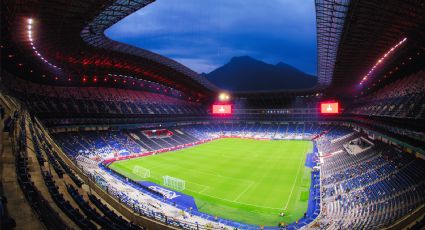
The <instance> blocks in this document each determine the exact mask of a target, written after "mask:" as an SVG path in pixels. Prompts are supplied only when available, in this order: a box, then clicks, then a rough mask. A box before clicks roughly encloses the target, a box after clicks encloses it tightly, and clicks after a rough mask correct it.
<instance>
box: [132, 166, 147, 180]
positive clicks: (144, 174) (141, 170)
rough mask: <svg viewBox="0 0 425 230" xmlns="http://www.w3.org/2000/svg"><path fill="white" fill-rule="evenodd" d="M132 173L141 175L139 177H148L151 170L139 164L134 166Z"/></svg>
mask: <svg viewBox="0 0 425 230" xmlns="http://www.w3.org/2000/svg"><path fill="white" fill-rule="evenodd" d="M133 174H135V175H137V176H139V177H141V178H148V177H150V176H151V170H149V169H147V168H144V167H141V166H134V168H133Z"/></svg>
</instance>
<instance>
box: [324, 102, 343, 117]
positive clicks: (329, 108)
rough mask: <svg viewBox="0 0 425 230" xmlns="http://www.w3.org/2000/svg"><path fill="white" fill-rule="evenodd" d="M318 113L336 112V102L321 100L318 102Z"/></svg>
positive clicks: (337, 105)
mask: <svg viewBox="0 0 425 230" xmlns="http://www.w3.org/2000/svg"><path fill="white" fill-rule="evenodd" d="M320 113H323V114H337V113H339V103H338V102H322V103H320Z"/></svg>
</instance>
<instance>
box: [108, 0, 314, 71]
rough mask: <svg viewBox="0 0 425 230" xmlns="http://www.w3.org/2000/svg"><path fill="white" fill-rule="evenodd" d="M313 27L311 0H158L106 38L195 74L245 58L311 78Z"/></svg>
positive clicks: (117, 27) (118, 24)
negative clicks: (162, 57) (151, 53)
mask: <svg viewBox="0 0 425 230" xmlns="http://www.w3.org/2000/svg"><path fill="white" fill-rule="evenodd" d="M315 26H316V25H315V12H314V1H313V0H299V1H293V0H267V1H260V0H258V1H246V0H231V1H229V0H202V1H200V0H184V1H180V0H179V1H177V0H157V1H155V2H153V3H151V4H150V5H148V6H147V7H145V8H142V9H141V10H139V11H137V12H136V13H134V14H132V15H129V16H128V17H126V18H125V19H123V20H121V21H120V22H118V23H117V24H115V25H114V26H112V27H111V28H109V29H108V30H107V31H106V35H107V36H108V37H110V38H112V39H115V40H119V41H121V42H125V43H128V44H131V45H135V46H138V47H141V48H145V49H148V50H152V51H154V52H157V53H159V54H162V55H165V56H168V57H170V58H173V59H176V60H180V62H181V63H182V64H185V65H187V66H188V67H190V68H192V69H194V70H195V71H198V72H203V71H205V70H207V69H211V68H216V67H219V66H221V65H223V64H225V63H226V62H228V61H229V59H230V58H232V57H233V56H241V55H249V56H252V57H254V58H257V59H260V60H263V61H267V62H270V63H277V62H279V61H283V62H285V63H288V64H290V65H293V66H295V67H296V68H298V69H301V70H303V71H305V72H307V73H310V74H315V73H316V28H315ZM212 66H213V67H212Z"/></svg>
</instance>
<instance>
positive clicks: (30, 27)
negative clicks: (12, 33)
mask: <svg viewBox="0 0 425 230" xmlns="http://www.w3.org/2000/svg"><path fill="white" fill-rule="evenodd" d="M33 23H34V20H33V19H32V18H28V20H27V34H28V40H29V41H30V46H31V48H32V49H33V50H34V53H35V54H36V55H37V56H38V57H39V58H40V59H41V60H42V61H43V62H45V63H47V64H48V65H49V66H51V67H53V68H55V69H61V68H60V67H59V66H56V65H54V64H52V63H51V62H49V61H47V60H46V59H45V58H44V57H43V55H41V54H40V52H39V51H38V49H37V47H36V46H35V44H34V36H33V34H34V33H33Z"/></svg>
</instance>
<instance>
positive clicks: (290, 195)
mask: <svg viewBox="0 0 425 230" xmlns="http://www.w3.org/2000/svg"><path fill="white" fill-rule="evenodd" d="M304 152H305V154H306V157H307V152H306V149H304ZM304 161H305V159H304V158H301V163H300V165H299V166H298V170H297V176H296V177H295V180H294V183H293V184H292V188H291V193H289V198H288V201H286V204H285V207H282V208H283V210H286V209H287V208H288V204H289V202H290V201H291V198H292V193H293V192H294V188H295V184H296V183H297V179H298V176H299V175H300V169H301V165H303V162H304Z"/></svg>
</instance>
